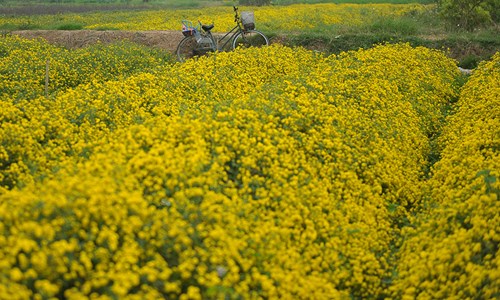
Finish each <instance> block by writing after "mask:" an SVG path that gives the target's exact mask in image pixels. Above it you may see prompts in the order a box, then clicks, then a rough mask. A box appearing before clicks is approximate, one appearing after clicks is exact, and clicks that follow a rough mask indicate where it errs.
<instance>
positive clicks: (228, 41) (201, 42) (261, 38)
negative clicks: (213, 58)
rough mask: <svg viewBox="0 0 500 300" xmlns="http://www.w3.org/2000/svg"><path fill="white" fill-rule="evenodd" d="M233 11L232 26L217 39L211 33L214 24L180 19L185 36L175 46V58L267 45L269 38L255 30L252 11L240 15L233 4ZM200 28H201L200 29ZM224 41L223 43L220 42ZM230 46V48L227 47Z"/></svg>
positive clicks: (187, 57) (182, 59)
mask: <svg viewBox="0 0 500 300" xmlns="http://www.w3.org/2000/svg"><path fill="white" fill-rule="evenodd" d="M233 10H234V13H235V16H234V22H235V23H236V26H234V27H233V29H231V30H230V31H229V32H228V33H226V34H225V35H224V36H223V37H222V38H220V39H219V40H217V39H216V38H215V37H214V35H213V34H212V31H211V30H212V29H213V28H214V27H215V26H214V24H210V25H204V24H202V23H201V22H200V21H198V24H199V26H198V27H194V26H193V25H192V23H191V22H189V21H187V20H183V21H182V27H183V30H182V33H183V35H184V36H185V37H184V38H183V39H182V40H181V41H180V42H179V45H178V46H177V50H176V54H177V60H178V61H180V62H183V61H185V60H186V59H189V58H192V57H194V56H202V55H206V54H208V53H210V52H216V51H224V50H227V49H233V50H234V49H236V48H239V47H243V48H248V47H262V46H268V45H269V39H268V38H267V37H266V36H265V35H264V34H263V33H262V32H260V31H258V30H255V22H254V18H253V13H251V12H243V14H244V15H243V14H242V16H241V17H240V14H239V13H238V7H236V6H233ZM200 28H201V30H200ZM222 41H224V43H222ZM229 47H231V48H229Z"/></svg>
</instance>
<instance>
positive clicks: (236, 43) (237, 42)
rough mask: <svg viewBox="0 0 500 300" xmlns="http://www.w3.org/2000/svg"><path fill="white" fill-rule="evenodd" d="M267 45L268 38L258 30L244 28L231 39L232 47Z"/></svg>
mask: <svg viewBox="0 0 500 300" xmlns="http://www.w3.org/2000/svg"><path fill="white" fill-rule="evenodd" d="M268 45H269V39H268V38H267V37H266V36H265V35H264V34H263V33H262V32H260V31H257V30H246V31H242V32H240V33H239V34H238V35H237V36H235V37H234V40H233V49H236V48H249V47H263V46H268Z"/></svg>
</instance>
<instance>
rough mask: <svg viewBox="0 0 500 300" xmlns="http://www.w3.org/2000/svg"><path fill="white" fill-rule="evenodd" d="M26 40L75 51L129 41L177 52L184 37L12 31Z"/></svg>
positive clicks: (149, 33) (154, 33)
mask: <svg viewBox="0 0 500 300" xmlns="http://www.w3.org/2000/svg"><path fill="white" fill-rule="evenodd" d="M11 34H16V35H19V36H22V37H25V38H29V39H34V38H43V39H46V40H47V41H48V42H49V43H51V44H54V45H58V46H62V47H66V48H70V49H75V48H82V47H86V46H88V45H92V44H95V43H98V42H101V43H112V42H116V41H120V40H129V41H131V42H134V43H138V44H142V45H145V46H148V47H155V48H160V49H163V50H166V51H172V52H173V51H175V49H176V48H177V44H179V42H180V40H181V39H182V38H183V37H184V36H183V35H182V33H181V32H180V31H122V30H104V31H95V30H18V31H12V32H11Z"/></svg>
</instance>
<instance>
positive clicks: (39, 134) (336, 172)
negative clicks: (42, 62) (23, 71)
mask: <svg viewBox="0 0 500 300" xmlns="http://www.w3.org/2000/svg"><path fill="white" fill-rule="evenodd" d="M22 43H23V42H22V41H20V44H22ZM26 43H28V42H26ZM27 48H30V47H27ZM130 55H132V54H130ZM137 59H139V58H137ZM133 60H134V58H132V57H130V58H129V61H133ZM497 60H498V56H497V58H495V60H494V61H495V62H494V63H490V64H489V65H486V64H485V65H484V70H490V71H478V72H477V73H476V74H475V75H474V76H475V77H473V78H477V79H474V80H472V79H471V81H470V82H469V84H468V86H467V87H466V89H465V90H468V91H469V92H465V91H463V92H462V94H461V98H460V100H459V103H462V102H464V103H468V104H463V105H462V104H461V106H460V107H462V106H464V107H466V106H470V107H471V110H470V111H465V110H464V113H463V114H464V115H463V116H461V115H460V114H461V111H462V110H459V112H457V114H456V115H455V116H454V117H453V118H450V119H449V124H450V125H448V126H444V127H443V125H442V124H443V119H444V116H443V115H442V111H444V110H445V107H446V106H447V105H449V103H450V101H452V100H454V99H456V98H457V97H458V96H459V95H458V87H457V86H456V84H455V82H456V79H457V77H459V76H460V75H459V73H458V70H457V68H456V65H455V62H454V61H452V60H450V59H448V58H446V57H445V55H443V54H442V53H440V52H438V51H434V50H429V49H426V48H421V47H419V48H412V47H410V46H408V45H386V46H378V47H375V48H373V49H368V50H359V51H355V52H349V53H344V54H342V55H339V56H328V57H324V56H322V55H321V54H318V53H315V52H311V51H306V50H303V49H290V48H287V47H282V46H279V45H274V46H272V47H268V48H263V49H246V50H238V51H235V52H231V53H218V54H216V55H212V56H210V57H204V58H200V59H197V60H190V61H188V62H186V63H183V64H174V65H171V64H168V63H167V64H165V63H164V65H163V66H159V67H158V68H156V69H154V70H151V69H150V70H147V72H144V73H139V74H136V75H133V76H131V77H128V78H124V77H123V78H121V79H120V80H110V81H104V80H90V81H85V80H82V82H83V84H81V85H79V86H78V87H76V88H70V89H67V90H64V89H61V90H59V91H58V93H56V94H53V95H52V96H51V97H49V98H45V97H37V98H33V99H27V100H22V99H19V97H17V98H14V97H10V98H9V97H4V98H3V99H2V101H0V105H2V109H1V110H0V121H1V127H0V171H1V172H0V176H2V177H0V181H1V182H4V186H3V188H2V189H1V190H0V218H1V220H2V222H1V223H0V226H1V227H0V233H1V234H0V262H1V264H0V274H2V275H1V277H0V298H5V299H16V298H17V299H26V298H30V297H32V298H40V299H43V298H68V299H86V298H88V297H94V298H102V299H111V298H115V297H119V298H130V299H144V298H162V297H168V298H181V299H200V298H205V299H206V298H217V299H218V298H223V297H228V298H255V299H258V298H285V299H287V298H311V299H323V298H334V299H336V298H337V299H339V298H347V297H356V298H357V297H359V298H379V297H395V298H399V297H402V296H405V295H408V296H414V295H417V293H419V295H420V296H422V297H425V296H426V295H439V294H433V293H434V291H433V289H434V288H435V286H437V287H438V288H443V289H447V291H446V292H447V293H448V294H447V295H449V296H457V297H458V296H459V295H460V294H459V292H460V291H464V290H463V289H462V290H460V289H459V287H458V285H457V281H456V278H455V277H449V278H445V279H446V280H444V281H437V282H438V283H439V284H437V285H435V286H434V285H433V284H434V283H432V284H424V285H422V286H420V285H419V286H418V287H414V286H413V285H417V284H419V281H417V280H414V279H415V278H413V277H412V276H413V275H414V274H418V276H419V277H418V278H423V276H424V274H421V273H419V272H420V271H421V270H423V269H422V266H421V265H420V264H418V262H419V261H418V260H415V259H414V256H413V255H415V254H417V253H418V255H420V256H421V257H427V256H425V255H424V254H421V253H422V252H424V251H426V249H427V248H425V249H424V248H422V249H419V248H415V247H417V246H418V247H424V245H428V247H431V246H433V245H434V244H439V243H438V242H442V241H443V239H442V238H439V239H438V237H437V236H436V237H432V236H429V235H428V234H427V233H429V232H430V233H434V232H433V231H427V229H426V228H427V227H426V226H427V225H425V224H427V223H426V222H424V221H425V220H426V219H432V218H435V220H436V222H441V221H442V220H441V219H440V218H439V217H438V216H439V210H438V211H437V212H436V214H434V211H433V210H431V207H433V206H435V205H439V206H441V205H443V207H445V205H453V204H452V203H453V201H451V198H450V199H448V198H446V197H447V196H441V195H446V191H447V190H446V186H445V185H444V184H441V183H440V182H441V181H442V180H444V179H446V178H447V177H446V175H445V172H450V171H449V169H448V167H447V166H446V163H445V162H444V161H445V158H446V157H447V156H449V155H451V154H447V153H448V151H449V152H450V153H451V152H453V151H456V155H466V154H464V151H462V150H460V147H459V145H460V143H461V141H460V140H458V139H457V132H458V131H459V130H462V129H463V128H469V127H470V126H465V124H464V123H460V122H462V121H460V120H464V121H463V122H465V121H467V120H468V118H470V117H471V116H472V115H471V114H472V113H474V111H473V109H474V107H475V104H474V103H475V99H476V97H477V96H476V95H477V94H478V92H480V91H482V90H483V86H481V84H482V82H490V83H491V84H490V85H491V86H492V89H493V90H492V91H496V92H497V93H498V83H496V85H495V81H496V82H498V80H497V77H498V75H495V74H494V73H495V72H497V73H498V62H497ZM488 68H489V69H488ZM81 75H82V76H85V75H86V74H85V73H82V74H81ZM495 76H497V77H495ZM488 80H489V81H488ZM27 83H28V84H32V83H31V82H28V81H27ZM485 84H487V83H485ZM482 95H484V101H490V102H491V103H492V104H491V105H493V106H491V107H496V106H494V101H495V98H494V97H495V96H493V98H492V97H491V96H490V95H494V94H492V93H489V92H485V93H484V94H482ZM467 97H469V98H467ZM462 98H463V99H464V100H462ZM467 99H469V100H467ZM485 107H487V106H485ZM485 109H486V108H485ZM485 112H487V111H486V110H485ZM495 112H496V111H495V110H489V111H488V113H490V115H488V114H484V113H480V112H479V113H478V114H477V116H480V117H482V118H484V120H485V122H494V120H497V119H498V118H495V116H497V115H498V113H496V114H495ZM471 124H473V123H471ZM470 128H473V127H470ZM441 130H443V131H444V134H443V138H442V140H440V143H441V144H440V148H441V149H443V162H440V163H438V164H437V165H436V166H435V167H434V168H433V171H434V173H433V174H432V177H431V179H430V180H426V177H427V176H429V175H428V174H427V173H426V171H427V170H428V169H429V167H430V166H429V162H428V159H427V158H428V156H429V155H430V154H431V151H433V150H432V141H431V140H430V139H429V137H432V136H433V135H435V134H436V133H438V132H439V131H441ZM491 130H492V131H491V134H493V135H494V134H498V130H497V131H495V129H494V127H493V126H492V129H491ZM472 132H473V130H472V129H471V134H470V136H471V138H473V137H474V134H473V133H472ZM491 134H490V135H488V134H486V135H484V139H485V141H490V140H489V136H491ZM488 145H490V144H488ZM446 149H449V150H446ZM484 149H486V150H484V151H486V152H484V153H491V155H496V157H498V149H497V148H495V144H494V143H493V144H491V145H490V146H489V147H485V148H484ZM481 151H482V150H481ZM465 153H468V152H465ZM471 156H472V154H471ZM466 157H469V156H466ZM493 159H494V157H493V156H492V157H491V159H489V160H486V161H485V162H484V166H482V169H485V170H486V169H487V170H489V171H485V172H482V173H480V175H479V177H480V179H478V180H486V181H484V182H488V184H487V185H485V186H484V188H483V189H481V188H480V189H479V190H480V191H478V192H477V194H478V195H479V197H484V195H483V194H485V195H487V197H493V196H491V195H492V193H491V191H493V194H494V193H495V191H496V193H498V183H495V181H494V180H493V178H496V177H495V176H497V173H496V172H498V171H497V170H498V168H497V167H496V165H494V164H493V163H492V161H493ZM452 165H453V164H452ZM440 170H443V171H440ZM467 170H469V169H467ZM440 172H441V173H440ZM443 172H444V173H443ZM473 172H474V171H473ZM463 173H464V172H457V173H456V174H457V176H459V174H463ZM465 173H467V172H465ZM476 173H477V172H476ZM439 174H442V175H439ZM467 174H469V175H470V174H471V173H467ZM481 174H482V175H481ZM472 175H473V176H474V175H475V174H472ZM457 180H458V179H457ZM480 182H483V181H480ZM5 183H8V184H5ZM433 185H436V186H439V187H440V188H442V189H443V190H442V193H441V192H436V189H435V188H432V187H433ZM441 185H442V186H443V187H441ZM461 187H462V185H459V186H457V187H455V188H456V193H463V194H462V195H463V197H464V199H468V196H467V195H468V194H467V193H468V192H467V189H464V190H462V189H461ZM427 189H428V190H427ZM483 190H484V191H483ZM481 191H483V192H484V193H483V194H481ZM478 199H479V198H478ZM488 199H493V198H488ZM446 203H450V204H446ZM462 203H463V202H461V201H457V205H462ZM488 203H489V204H488V205H489V206H480V207H476V208H475V209H476V210H478V211H475V212H474V214H472V215H473V216H476V215H481V214H484V216H486V215H487V214H493V215H492V216H494V214H495V210H494V209H496V210H497V211H498V204H496V203H497V202H494V201H490V202H488ZM471 205H472V203H471ZM425 207H430V209H429V212H427V211H426V210H424V212H423V213H422V212H421V209H422V208H425ZM471 207H472V206H471ZM483 208H484V209H486V208H489V209H490V211H486V210H484V211H483ZM491 209H493V211H491ZM444 211H446V212H447V211H448V210H446V209H445V210H444ZM417 213H420V214H418V215H417V217H412V216H413V215H414V214H417ZM420 216H422V218H420ZM481 216H482V215H481ZM421 220H422V221H421ZM481 220H483V219H481ZM420 221H421V222H422V224H421V223H419V222H420ZM409 222H413V223H414V225H415V226H417V228H416V229H415V231H409V230H408V229H407V226H405V225H410V224H409ZM481 222H482V221H481ZM439 224H440V223H439ZM438 226H439V229H438V230H441V229H443V231H442V232H441V231H439V232H441V233H440V234H442V235H445V236H446V235H447V234H448V231H446V230H445V228H446V227H444V226H441V225H438ZM491 226H493V224H492V225H491ZM482 228H488V230H489V231H487V232H486V231H481V230H482ZM491 228H494V227H480V226H478V227H477V228H476V229H477V230H480V232H479V233H482V234H484V235H485V237H484V238H483V240H484V243H485V245H486V246H484V247H490V248H491V249H495V247H496V250H491V251H498V237H497V236H496V235H495V233H494V232H493V234H491V233H490V232H491ZM401 237H405V238H406V237H408V238H407V240H404V241H403V240H401V239H400V238H401ZM450 237H451V236H450ZM495 241H496V244H495ZM454 242H455V243H458V242H457V241H454ZM465 242H467V245H466V246H467V247H472V248H474V247H476V246H474V245H473V241H467V240H465ZM495 245H496V246H495ZM400 246H402V251H398V250H399V247H400ZM488 249H489V248H488ZM427 251H428V250H427ZM491 251H490V252H491ZM433 255H434V253H433ZM487 255H489V256H484V257H482V258H481V259H482V261H484V262H485V265H487V267H485V268H484V270H489V271H488V272H490V273H488V275H484V276H488V280H489V281H488V280H483V281H482V284H483V287H485V291H486V292H485V293H484V295H485V296H491V295H495V294H494V293H495V291H494V288H495V286H498V284H497V283H498V277H495V276H496V275H495V273H494V269H492V268H491V266H495V259H496V257H497V256H496V252H495V253H493V252H492V253H488V254H487ZM449 257H451V258H450V259H454V258H455V257H456V258H457V261H456V263H457V264H460V263H461V262H462V260H461V259H462V258H459V257H458V256H451V255H450V256H449ZM430 262H434V261H430ZM454 262H455V261H454ZM453 266H454V265H453ZM472 267H475V266H472ZM436 268H442V269H443V270H444V271H445V270H447V269H446V268H445V267H444V264H441V266H439V264H436ZM395 270H397V271H398V273H395ZM484 270H483V269H478V268H476V269H474V270H472V271H474V272H476V273H478V272H479V273H480V274H485V273H484V272H485V271H484ZM433 271H434V270H433ZM474 272H472V273H470V274H476V273H474ZM443 276H447V274H443ZM474 276H476V275H470V276H469V277H466V278H465V280H467V279H468V278H479V277H477V276H476V277H474ZM480 276H482V275H480ZM482 279H484V278H481V280H482ZM456 285H457V286H456ZM421 290H423V291H425V292H426V293H427V294H424V293H421ZM464 295H466V294H464ZM429 297H430V296H429Z"/></svg>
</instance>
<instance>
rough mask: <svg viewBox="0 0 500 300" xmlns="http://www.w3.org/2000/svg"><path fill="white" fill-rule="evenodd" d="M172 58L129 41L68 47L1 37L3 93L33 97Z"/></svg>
mask: <svg viewBox="0 0 500 300" xmlns="http://www.w3.org/2000/svg"><path fill="white" fill-rule="evenodd" d="M169 61H171V56H170V54H167V53H166V52H164V51H161V50H158V49H156V50H155V49H151V48H147V47H144V46H140V45H137V44H132V43H129V42H126V41H124V42H119V43H115V44H111V45H104V44H101V43H99V44H96V45H93V46H90V47H87V48H83V49H77V50H72V51H70V50H68V49H65V48H61V47H56V46H54V45H50V44H49V43H47V42H45V41H44V40H27V39H23V38H20V37H18V36H15V35H6V36H3V37H2V38H0V81H1V82H2V85H1V86H0V97H11V98H18V99H31V98H36V97H37V96H40V95H43V94H44V93H45V78H46V76H47V75H48V79H49V85H48V90H47V92H48V93H53V92H57V91H61V90H62V91H64V90H65V89H67V88H70V87H76V86H78V85H80V84H82V83H86V82H90V81H99V82H102V81H108V80H112V79H119V78H122V77H126V76H129V75H131V74H134V73H143V72H146V71H148V70H153V69H155V68H156V67H157V66H158V65H161V64H164V63H166V62H169Z"/></svg>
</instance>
